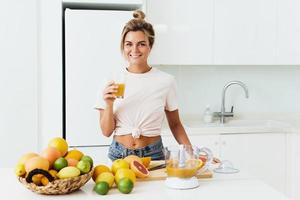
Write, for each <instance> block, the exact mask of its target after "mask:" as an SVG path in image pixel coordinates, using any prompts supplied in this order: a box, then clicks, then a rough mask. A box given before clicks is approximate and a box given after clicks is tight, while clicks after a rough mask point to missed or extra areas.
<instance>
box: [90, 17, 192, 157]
mask: <svg viewBox="0 0 300 200" xmlns="http://www.w3.org/2000/svg"><path fill="white" fill-rule="evenodd" d="M133 17H134V18H133V19H132V20H130V21H129V22H128V23H127V24H126V25H125V27H124V28H123V32H122V39H121V51H122V54H123V56H124V58H125V59H126V61H127V62H128V66H127V68H126V70H125V69H124V74H125V76H126V88H125V96H124V98H123V99H117V100H116V96H115V93H116V92H117V89H118V86H116V85H115V84H114V82H113V81H111V82H109V83H108V84H107V85H106V87H105V88H104V90H103V94H102V99H101V102H99V105H98V106H97V107H96V108H97V109H99V111H100V126H101V130H102V133H103V135H105V136H107V137H110V136H111V135H113V142H112V144H111V145H110V148H109V153H108V157H109V158H110V159H111V160H116V159H118V158H122V157H125V156H127V155H130V154H135V155H137V156H140V157H147V156H150V157H151V158H152V160H162V159H164V153H163V144H162V140H161V136H160V133H161V127H162V123H163V120H164V116H165V115H166V117H167V120H168V123H169V126H170V129H171V131H172V133H173V135H174V137H175V139H176V141H177V142H178V143H179V144H191V143H190V141H189V139H188V137H187V134H186V132H185V130H184V128H183V126H182V124H181V122H180V119H179V113H178V105H177V96H176V84H175V79H174V77H173V76H171V75H169V74H167V73H164V72H162V71H160V70H158V69H156V68H154V67H151V66H149V65H148V61H147V60H148V56H149V54H150V52H151V48H152V46H153V43H154V30H153V27H152V25H151V24H150V23H148V22H146V21H145V20H144V18H145V14H144V13H143V12H142V11H135V12H134V14H133Z"/></svg>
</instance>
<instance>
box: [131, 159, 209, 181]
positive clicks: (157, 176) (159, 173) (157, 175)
mask: <svg viewBox="0 0 300 200" xmlns="http://www.w3.org/2000/svg"><path fill="white" fill-rule="evenodd" d="M163 163H164V161H151V163H150V166H149V168H152V167H155V166H157V165H160V164H163ZM196 177H197V178H198V179H204V178H212V177H213V173H212V172H211V171H209V170H207V171H205V172H203V173H201V174H197V175H196ZM166 178H167V173H166V168H162V169H158V170H153V171H150V175H149V176H148V177H147V178H138V179H137V180H138V181H155V180H165V179H166Z"/></svg>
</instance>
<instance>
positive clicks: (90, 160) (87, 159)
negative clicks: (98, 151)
mask: <svg viewBox="0 0 300 200" xmlns="http://www.w3.org/2000/svg"><path fill="white" fill-rule="evenodd" d="M80 160H86V161H89V163H90V165H91V167H93V159H92V158H91V157H90V156H82V157H81V159H80Z"/></svg>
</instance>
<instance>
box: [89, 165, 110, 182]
mask: <svg viewBox="0 0 300 200" xmlns="http://www.w3.org/2000/svg"><path fill="white" fill-rule="evenodd" d="M102 172H110V169H109V167H107V166H106V165H97V166H96V167H95V168H94V172H93V180H94V181H95V180H96V178H97V177H98V176H99V174H101V173H102Z"/></svg>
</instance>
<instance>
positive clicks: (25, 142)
mask: <svg viewBox="0 0 300 200" xmlns="http://www.w3.org/2000/svg"><path fill="white" fill-rule="evenodd" d="M36 20H37V0H26V1H23V0H7V1H1V6H0V24H1V26H0V92H1V95H0V136H1V139H0V154H1V161H0V167H8V166H14V165H15V164H16V162H17V160H18V158H19V157H20V156H21V155H22V153H25V152H27V151H36V150H37V140H38V134H37V127H38V123H37V119H38V115H37V107H38V102H37V69H38V55H37V54H38V46H37V40H38V39H37V21H36Z"/></svg>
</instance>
